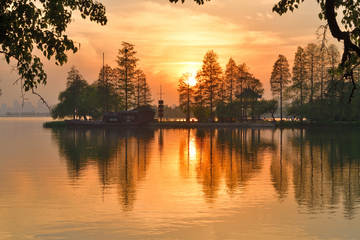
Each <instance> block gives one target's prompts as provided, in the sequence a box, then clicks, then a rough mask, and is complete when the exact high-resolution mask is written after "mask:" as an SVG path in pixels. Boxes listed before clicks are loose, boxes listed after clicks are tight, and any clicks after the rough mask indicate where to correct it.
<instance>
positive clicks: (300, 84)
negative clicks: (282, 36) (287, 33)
mask: <svg viewBox="0 0 360 240" xmlns="http://www.w3.org/2000/svg"><path fill="white" fill-rule="evenodd" d="M307 77H308V73H307V70H306V54H305V50H304V49H303V48H302V47H300V46H299V47H298V48H297V51H296V53H295V60H294V66H293V68H292V85H291V86H290V91H291V92H293V93H295V94H296V97H295V98H294V100H299V102H300V106H299V107H300V109H302V107H303V103H304V99H305V95H306V93H307V91H306V90H307V86H306V83H305V80H306V79H307ZM302 120H303V116H300V121H301V122H302Z"/></svg>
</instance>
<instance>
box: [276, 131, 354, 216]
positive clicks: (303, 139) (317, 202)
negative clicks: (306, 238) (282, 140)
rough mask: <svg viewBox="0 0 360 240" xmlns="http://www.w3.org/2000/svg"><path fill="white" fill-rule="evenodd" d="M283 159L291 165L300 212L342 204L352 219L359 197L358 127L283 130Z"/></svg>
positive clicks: (320, 209) (345, 213) (315, 211)
mask: <svg viewBox="0 0 360 240" xmlns="http://www.w3.org/2000/svg"><path fill="white" fill-rule="evenodd" d="M287 133H288V136H287V140H288V141H289V143H290V144H288V145H287V147H286V153H284V154H285V155H286V157H283V158H284V159H286V161H287V162H288V163H289V164H291V165H292V169H293V184H294V189H295V198H296V201H297V202H298V204H299V206H300V211H302V212H305V213H311V214H313V213H318V212H322V211H324V210H327V211H329V212H330V213H333V212H334V209H336V208H338V207H337V205H338V204H340V203H341V201H342V204H343V205H344V209H345V212H344V216H345V218H347V219H352V218H353V217H354V215H355V213H356V209H357V205H358V203H359V200H360V198H359V197H360V189H359V181H360V178H359V160H360V152H359V142H360V135H359V133H360V132H359V130H358V129H346V128H345V129H324V130H321V129H306V130H304V129H301V130H293V131H287Z"/></svg>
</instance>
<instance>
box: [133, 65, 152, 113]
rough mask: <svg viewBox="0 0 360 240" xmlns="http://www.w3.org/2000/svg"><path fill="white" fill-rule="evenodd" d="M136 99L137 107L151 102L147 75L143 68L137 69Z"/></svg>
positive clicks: (135, 78) (135, 79) (135, 82)
mask: <svg viewBox="0 0 360 240" xmlns="http://www.w3.org/2000/svg"><path fill="white" fill-rule="evenodd" d="M134 90H135V91H134V93H135V94H134V100H135V105H136V107H139V106H141V105H147V104H149V103H150V102H151V93H150V88H149V85H148V84H147V82H146V75H145V73H144V72H143V70H141V69H137V70H136V71H135V75H134Z"/></svg>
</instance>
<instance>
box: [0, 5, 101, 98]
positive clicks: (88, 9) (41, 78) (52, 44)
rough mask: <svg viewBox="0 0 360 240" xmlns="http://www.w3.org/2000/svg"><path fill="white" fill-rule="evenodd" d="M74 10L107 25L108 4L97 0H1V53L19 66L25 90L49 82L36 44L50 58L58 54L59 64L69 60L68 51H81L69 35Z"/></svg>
mask: <svg viewBox="0 0 360 240" xmlns="http://www.w3.org/2000/svg"><path fill="white" fill-rule="evenodd" d="M73 11H79V12H80V13H81V17H82V18H84V19H85V18H87V17H89V18H90V21H94V22H96V23H100V24H101V25H105V24H106V22H107V18H106V16H105V7H104V6H103V5H102V4H101V3H98V2H96V1H94V0H81V1H77V0H66V1H64V0H59V1H53V0H40V1H35V0H3V1H1V2H0V54H2V55H3V56H4V57H5V60H6V62H7V63H8V64H9V63H10V60H11V59H15V61H16V62H17V65H16V68H17V71H18V74H19V75H20V78H22V79H23V80H24V81H23V85H22V86H23V88H24V89H25V91H28V90H30V89H34V88H35V87H36V86H37V84H46V78H47V75H46V73H45V72H44V69H43V64H42V62H41V60H40V58H39V57H38V56H36V55H35V54H34V53H33V51H34V46H35V47H36V48H37V49H39V50H40V51H41V52H42V54H43V55H44V56H45V57H46V58H47V59H51V58H52V57H54V58H55V64H57V65H62V64H64V63H66V62H67V55H66V51H73V52H74V53H75V52H77V51H78V48H79V46H80V45H78V44H76V43H75V42H74V41H72V40H71V39H69V37H68V36H67V35H65V34H64V33H65V30H66V28H67V26H68V25H69V24H70V23H71V20H72V19H73V16H72V13H73Z"/></svg>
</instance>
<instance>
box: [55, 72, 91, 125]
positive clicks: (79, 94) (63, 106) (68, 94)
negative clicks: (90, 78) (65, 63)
mask: <svg viewBox="0 0 360 240" xmlns="http://www.w3.org/2000/svg"><path fill="white" fill-rule="evenodd" d="M87 87H88V83H87V82H86V81H85V80H84V79H83V77H82V76H81V74H80V73H79V71H78V70H77V69H76V68H75V66H72V67H71V69H70V71H69V72H68V77H67V82H66V90H65V91H62V92H60V94H59V101H60V103H59V104H57V105H56V106H55V108H54V109H53V110H52V111H51V116H52V117H53V118H64V117H73V119H75V118H76V116H78V117H79V118H80V117H81V116H85V115H83V113H84V112H86V111H84V110H83V109H81V108H82V107H84V106H86V104H83V103H82V102H83V101H84V96H85V95H84V92H83V91H84V89H86V88H87Z"/></svg>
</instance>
